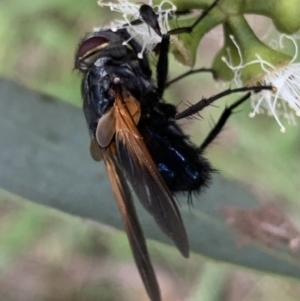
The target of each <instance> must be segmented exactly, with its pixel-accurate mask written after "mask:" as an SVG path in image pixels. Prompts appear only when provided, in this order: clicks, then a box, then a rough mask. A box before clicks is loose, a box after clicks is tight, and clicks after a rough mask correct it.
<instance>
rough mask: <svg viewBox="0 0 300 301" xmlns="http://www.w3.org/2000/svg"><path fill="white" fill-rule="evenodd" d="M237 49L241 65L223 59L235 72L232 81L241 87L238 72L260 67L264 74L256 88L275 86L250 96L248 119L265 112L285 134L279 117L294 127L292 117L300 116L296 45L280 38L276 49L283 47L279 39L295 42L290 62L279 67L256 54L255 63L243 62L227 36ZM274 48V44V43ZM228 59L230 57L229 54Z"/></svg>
mask: <svg viewBox="0 0 300 301" xmlns="http://www.w3.org/2000/svg"><path fill="white" fill-rule="evenodd" d="M230 38H231V39H232V41H233V43H234V45H235V47H237V50H238V53H239V57H240V64H239V65H237V66H233V65H232V63H231V61H230V60H227V59H226V58H222V59H223V61H224V62H225V63H226V64H227V66H228V67H229V68H230V69H231V70H232V71H233V72H234V82H235V84H236V85H237V86H238V87H241V86H243V83H242V80H241V71H242V69H243V68H245V67H246V66H249V65H252V64H259V65H260V68H261V69H262V71H263V72H264V75H263V77H261V78H260V79H258V81H257V83H256V85H259V84H261V85H270V86H272V87H274V89H272V90H263V91H261V92H259V93H252V96H251V106H252V108H253V111H252V112H251V113H250V117H254V116H255V115H256V114H261V113H267V114H268V115H269V116H274V118H275V119H276V121H277V123H278V124H279V126H280V130H281V132H285V127H284V126H283V124H282V123H281V121H280V117H284V118H286V119H287V121H288V123H290V124H295V123H296V120H295V115H296V116H300V63H297V62H295V61H296V58H297V56H298V46H297V43H296V41H295V39H294V38H293V37H291V36H286V35H281V37H280V40H279V43H278V44H277V45H278V46H279V47H281V48H282V47H283V43H282V40H283V38H287V39H289V40H291V41H292V42H293V43H294V46H295V54H294V57H293V58H292V59H291V61H290V62H287V63H286V64H285V65H282V66H273V65H272V64H271V63H269V62H267V61H266V60H264V59H262V58H261V57H260V56H259V54H256V55H255V56H256V60H253V61H251V62H247V63H245V64H244V63H243V60H242V54H241V50H240V48H239V46H238V45H237V43H236V41H235V40H234V38H233V37H232V36H231V37H230ZM273 45H274V44H273ZM229 59H230V54H229Z"/></svg>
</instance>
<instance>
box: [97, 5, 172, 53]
mask: <svg viewBox="0 0 300 301" xmlns="http://www.w3.org/2000/svg"><path fill="white" fill-rule="evenodd" d="M148 4H149V5H150V6H152V7H153V9H154V11H155V12H156V13H157V16H158V19H157V20H158V24H159V25H160V29H161V31H162V33H165V32H167V31H169V30H170V27H169V18H170V17H172V15H173V13H174V12H175V11H176V6H175V5H173V4H172V3H171V2H170V1H168V0H165V1H162V2H161V3H160V5H155V6H153V3H152V0H149V2H148ZM98 5H99V6H101V7H105V6H106V7H109V8H110V10H111V11H115V12H119V13H122V17H123V19H121V20H116V21H115V22H113V23H112V24H111V26H110V29H111V30H113V31H116V30H118V29H120V28H124V27H126V29H127V30H128V32H129V33H130V35H131V37H132V38H134V39H136V40H137V41H138V42H139V43H140V44H141V45H142V51H141V53H139V54H138V57H139V58H142V56H143V53H144V51H145V50H146V51H151V50H152V49H153V48H154V47H155V46H156V45H157V44H158V43H160V41H161V37H160V36H159V35H157V34H156V33H155V31H154V30H152V28H150V27H149V26H148V25H147V24H145V23H144V22H141V24H138V25H132V24H131V22H132V21H134V20H138V19H141V16H140V10H139V9H140V6H141V4H140V3H139V4H134V3H130V2H129V1H128V0H117V1H115V2H110V1H105V0H99V1H98ZM126 42H128V41H126Z"/></svg>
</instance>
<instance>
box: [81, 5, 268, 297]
mask: <svg viewBox="0 0 300 301" xmlns="http://www.w3.org/2000/svg"><path fill="white" fill-rule="evenodd" d="M217 2H218V1H215V2H214V3H213V4H212V5H211V7H210V8H209V9H208V10H207V11H204V12H203V14H202V15H201V16H200V17H199V19H198V20H197V21H196V22H197V24H198V23H199V22H200V21H201V19H202V18H203V17H204V16H205V15H207V13H208V12H209V10H210V9H212V8H213V7H214V6H215V5H216V3H217ZM140 12H141V17H142V19H143V22H145V23H147V24H148V25H149V26H150V27H152V28H153V29H154V30H155V31H156V32H157V33H158V34H159V35H161V37H162V40H161V43H160V47H159V55H158V63H157V66H156V74H157V78H156V82H155V83H154V82H153V80H152V72H151V69H150V66H149V61H148V57H147V56H146V55H144V56H143V57H142V58H139V56H138V54H139V53H141V51H142V47H141V46H140V44H139V43H138V42H137V41H135V40H134V39H132V38H131V36H130V34H129V33H128V32H127V30H126V29H125V28H122V29H118V30H117V31H115V32H113V31H111V30H100V31H96V32H93V33H90V34H88V35H87V36H86V37H85V38H84V39H83V40H82V41H81V42H80V44H79V47H78V49H77V52H76V58H75V60H76V62H75V64H76V68H77V69H79V70H80V71H81V73H82V74H83V80H82V96H83V109H84V114H85V117H86V120H87V123H88V127H89V131H90V134H91V145H90V152H91V156H92V157H93V159H95V160H96V161H100V160H103V161H104V164H105V166H106V170H107V174H108V177H109V180H110V183H111V186H112V190H113V192H114V194H115V198H116V200H117V203H118V207H119V210H120V213H121V216H122V220H123V223H124V227H125V230H126V233H127V236H128V239H129V242H130V246H131V249H132V253H133V256H134V259H135V262H136V265H137V268H138V270H139V273H140V275H141V278H142V280H143V283H144V285H145V288H146V290H147V293H148V295H149V297H150V299H151V300H152V301H160V300H161V296H160V290H159V286H158V282H157V279H156V276H155V273H154V270H153V267H152V264H151V261H150V256H149V254H148V251H147V246H146V242H145V237H144V235H143V232H142V229H141V226H140V223H139V221H138V217H137V214H136V210H135V207H134V205H133V200H132V196H131V193H130V188H129V185H128V182H129V183H130V185H131V186H132V188H133V190H134V192H135V194H136V195H137V197H138V199H139V200H140V202H141V203H142V205H143V207H144V208H145V209H146V210H147V211H148V212H149V213H150V214H151V215H152V216H153V218H154V219H155V221H156V223H157V225H158V226H159V227H160V229H161V230H162V232H163V233H164V234H165V235H166V236H167V237H169V238H170V239H171V240H172V241H173V243H174V245H175V246H176V247H177V249H178V250H179V252H180V253H181V254H182V255H183V256H184V257H186V258H187V257H188V256H189V242H188V238H187V234H186V231H185V227H184V225H183V222H182V218H181V215H180V212H179V210H178V207H177V204H176V202H175V200H174V195H175V194H176V193H180V192H184V193H188V194H191V193H194V192H197V193H198V192H201V191H202V190H203V188H205V187H207V186H208V185H209V184H210V181H211V176H212V173H213V171H214V170H213V168H212V167H211V165H210V163H209V162H208V161H207V160H206V159H205V158H204V157H203V152H204V150H205V149H206V147H207V146H208V145H209V144H210V143H211V142H212V141H213V140H214V138H215V137H216V136H217V135H218V133H219V132H220V131H221V129H222V128H223V126H224V124H225V123H226V121H227V119H228V118H229V116H230V115H231V113H232V111H233V110H234V109H235V108H236V107H237V106H239V105H240V104H241V103H243V102H244V101H246V100H247V99H248V98H249V96H250V93H247V94H246V95H245V96H243V97H242V98H241V99H240V100H238V101H237V102H235V103H234V104H233V105H231V106H230V107H228V108H226V109H225V111H224V112H223V114H222V115H221V117H220V119H219V121H218V122H217V123H216V125H215V127H214V128H213V129H212V130H211V131H210V133H209V134H208V135H207V137H206V139H205V140H204V142H203V143H202V144H201V145H200V146H196V145H194V144H193V143H192V142H191V141H190V139H189V137H188V136H187V135H186V134H184V133H183V131H182V130H181V129H180V127H179V126H178V124H177V120H179V119H182V118H186V117H189V116H191V115H193V114H195V113H198V112H199V111H201V110H202V109H204V108H205V107H207V106H208V105H210V104H211V103H213V102H214V101H216V100H217V99H219V98H221V97H223V96H226V95H228V94H231V93H235V92H243V91H250V90H251V91H256V92H258V91H261V90H262V89H270V87H251V88H238V89H232V90H231V89H228V90H226V91H224V92H222V93H220V94H217V95H214V96H212V97H210V98H207V99H201V101H199V102H197V103H196V104H195V105H192V106H190V107H189V108H188V109H186V110H184V111H183V112H180V113H179V112H177V109H176V107H175V106H174V105H172V104H168V103H165V102H164V101H163V100H162V97H163V93H164V91H165V89H166V87H168V86H169V85H170V84H171V83H173V82H175V81H177V79H180V78H182V77H184V76H186V74H185V75H183V76H180V77H178V78H177V79H175V80H172V81H170V82H168V81H167V75H168V53H169V45H170V34H177V33H184V32H190V31H191V30H192V29H193V28H194V25H193V26H192V27H191V28H188V29H187V28H183V29H180V28H178V29H175V30H172V31H171V32H169V33H167V34H161V32H160V29H159V25H158V23H157V21H156V15H155V13H154V12H153V10H152V8H151V7H150V6H148V5H142V6H141V10H140ZM126 41H128V42H127V43H125V42H126ZM187 75H189V74H187Z"/></svg>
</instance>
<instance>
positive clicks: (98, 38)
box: [75, 30, 137, 74]
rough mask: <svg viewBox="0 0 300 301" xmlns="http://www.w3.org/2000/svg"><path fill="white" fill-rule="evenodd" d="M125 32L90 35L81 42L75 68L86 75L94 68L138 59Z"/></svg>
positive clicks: (104, 32) (99, 32)
mask: <svg viewBox="0 0 300 301" xmlns="http://www.w3.org/2000/svg"><path fill="white" fill-rule="evenodd" d="M123 35H124V30H118V31H117V32H112V31H111V30H103V31H97V32H92V33H89V34H88V35H87V36H86V37H84V38H83V40H82V41H81V42H80V44H79V46H78V48H77V51H76V54H75V68H76V69H78V70H79V71H81V72H82V73H84V74H85V73H86V72H87V71H88V70H90V69H91V68H93V67H94V66H96V67H100V66H104V65H105V64H109V62H112V61H114V62H119V63H120V62H125V61H130V60H133V59H137V54H136V52H135V50H134V49H132V47H131V46H130V43H127V42H126V39H125V37H124V36H123Z"/></svg>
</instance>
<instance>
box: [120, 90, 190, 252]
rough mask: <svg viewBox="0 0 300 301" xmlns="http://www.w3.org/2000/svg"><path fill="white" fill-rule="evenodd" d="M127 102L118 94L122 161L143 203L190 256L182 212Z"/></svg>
mask: <svg viewBox="0 0 300 301" xmlns="http://www.w3.org/2000/svg"><path fill="white" fill-rule="evenodd" d="M135 101H136V100H135ZM136 102H137V101H136ZM126 104H127V103H126V99H125V100H123V99H122V97H121V96H120V95H116V102H115V110H116V113H115V117H116V138H115V143H116V148H117V156H118V159H119V162H120V164H121V165H122V167H123V168H124V170H125V172H126V175H127V177H128V178H129V180H130V182H131V184H132V187H133V189H134V191H135V192H136V194H137V196H138V198H139V200H140V201H141V203H142V204H143V206H144V207H145V208H146V209H147V210H148V212H149V213H150V214H151V215H152V216H153V217H154V219H155V221H156V222H157V224H158V225H159V227H160V228H161V229H162V231H163V232H164V233H165V234H166V235H167V236H168V237H170V238H171V239H172V240H173V242H174V244H175V245H176V247H177V248H178V250H179V251H180V252H181V254H182V255H183V256H184V257H188V256H189V244H188V239H187V235H186V232H185V228H184V225H183V222H182V219H181V216H180V212H179V210H178V208H177V205H176V203H175V200H174V198H173V196H172V194H171V192H170V191H169V189H168V187H167V185H166V184H165V182H164V180H163V178H162V177H161V175H160V173H159V171H158V169H157V167H156V164H155V162H154V161H153V159H152V157H151V155H150V153H149V151H148V149H147V147H146V146H145V143H144V142H143V138H142V136H141V135H140V133H139V132H138V129H137V127H136V125H135V122H134V120H133V118H132V116H131V115H130V112H129V110H128V109H127V107H126Z"/></svg>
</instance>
